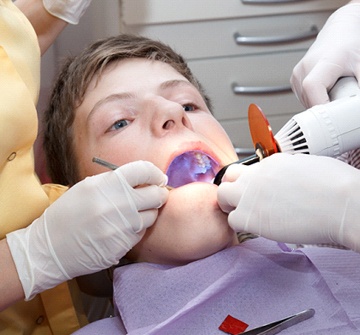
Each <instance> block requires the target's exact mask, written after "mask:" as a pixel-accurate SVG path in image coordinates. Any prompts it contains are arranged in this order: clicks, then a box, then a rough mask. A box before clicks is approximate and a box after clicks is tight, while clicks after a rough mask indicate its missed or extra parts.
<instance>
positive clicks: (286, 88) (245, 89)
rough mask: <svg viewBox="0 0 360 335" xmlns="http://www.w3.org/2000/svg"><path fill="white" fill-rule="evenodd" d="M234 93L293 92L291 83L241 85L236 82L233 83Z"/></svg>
mask: <svg viewBox="0 0 360 335" xmlns="http://www.w3.org/2000/svg"><path fill="white" fill-rule="evenodd" d="M232 90H233V92H234V94H266V93H282V92H292V90H291V86H290V85H283V86H240V85H238V84H236V83H233V84H232Z"/></svg>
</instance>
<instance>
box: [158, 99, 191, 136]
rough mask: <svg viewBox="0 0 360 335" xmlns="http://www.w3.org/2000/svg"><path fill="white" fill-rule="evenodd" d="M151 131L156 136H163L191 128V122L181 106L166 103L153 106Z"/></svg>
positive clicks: (170, 102)
mask: <svg viewBox="0 0 360 335" xmlns="http://www.w3.org/2000/svg"><path fill="white" fill-rule="evenodd" d="M153 108H154V113H153V118H152V120H151V124H152V130H153V132H154V133H155V134H157V135H160V136H161V135H164V134H165V133H167V132H170V131H177V130H180V129H181V128H183V127H186V128H190V129H191V128H192V126H191V122H190V120H189V118H188V116H187V114H186V112H185V111H184V108H183V106H182V105H181V104H179V103H176V102H172V101H166V103H159V102H158V103H156V104H155V105H154V107H153Z"/></svg>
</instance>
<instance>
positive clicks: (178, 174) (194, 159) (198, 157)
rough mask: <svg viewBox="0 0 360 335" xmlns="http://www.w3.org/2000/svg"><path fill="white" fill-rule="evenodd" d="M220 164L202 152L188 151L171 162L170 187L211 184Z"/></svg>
mask: <svg viewBox="0 0 360 335" xmlns="http://www.w3.org/2000/svg"><path fill="white" fill-rule="evenodd" d="M218 166H219V164H218V163H217V162H215V160H214V159H213V158H211V157H210V156H208V155H206V154H205V153H203V152H201V151H188V152H185V153H183V154H181V155H179V156H177V157H175V158H174V160H173V161H172V162H171V164H170V166H169V168H168V170H167V171H166V175H167V176H168V178H169V181H168V185H169V186H171V187H180V186H183V185H186V184H189V183H193V182H206V183H211V181H212V180H213V179H214V177H215V170H216V169H217V167H218Z"/></svg>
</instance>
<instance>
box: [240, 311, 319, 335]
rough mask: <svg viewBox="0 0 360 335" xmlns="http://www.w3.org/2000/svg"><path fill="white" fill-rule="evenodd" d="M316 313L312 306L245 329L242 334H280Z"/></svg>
mask: <svg viewBox="0 0 360 335" xmlns="http://www.w3.org/2000/svg"><path fill="white" fill-rule="evenodd" d="M314 314H315V310H314V309H312V308H310V309H306V310H304V311H302V312H299V313H296V314H294V315H291V316H289V317H287V318H285V319H282V320H279V321H275V322H272V323H268V324H266V325H263V326H260V327H258V328H254V329H250V330H248V331H245V332H243V333H240V334H241V335H274V334H278V333H280V332H281V331H282V330H284V329H287V328H289V327H292V326H294V325H295V324H298V323H299V322H302V321H305V320H307V319H309V318H311V317H313V316H314ZM240 334H237V335H240Z"/></svg>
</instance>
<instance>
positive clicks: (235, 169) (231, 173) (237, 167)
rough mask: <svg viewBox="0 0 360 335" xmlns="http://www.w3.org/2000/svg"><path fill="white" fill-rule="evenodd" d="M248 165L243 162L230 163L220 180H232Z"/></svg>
mask: <svg viewBox="0 0 360 335" xmlns="http://www.w3.org/2000/svg"><path fill="white" fill-rule="evenodd" d="M247 168H249V166H247V165H244V164H232V165H230V166H229V167H228V168H227V169H226V172H225V174H224V177H223V178H222V182H233V181H235V180H236V179H238V178H239V177H240V175H241V173H242V172H244V171H245V170H246V169H247Z"/></svg>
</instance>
